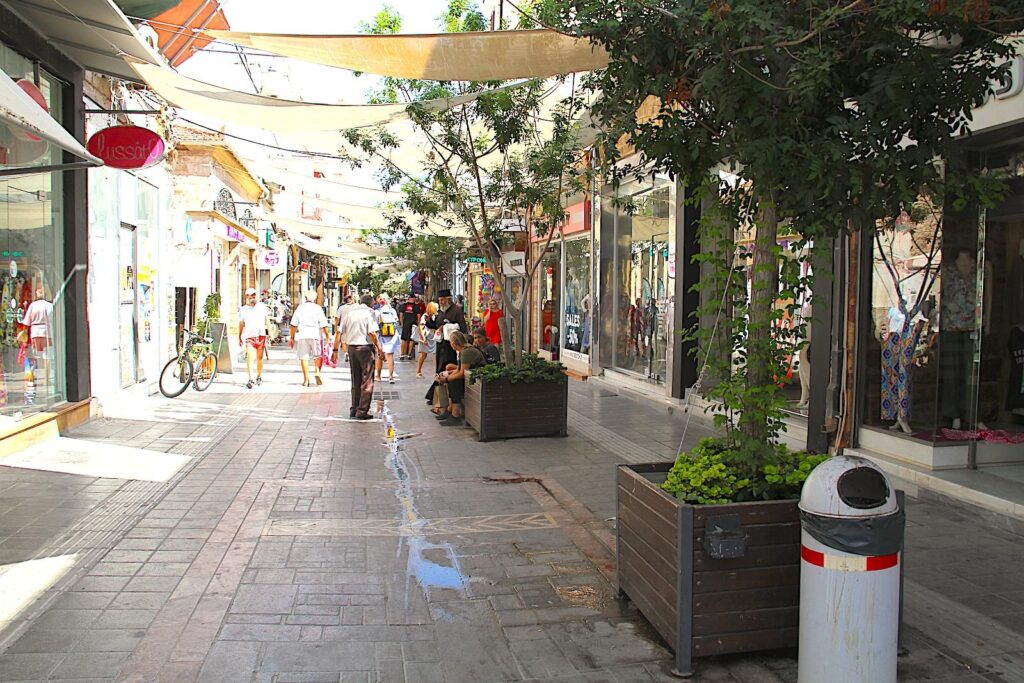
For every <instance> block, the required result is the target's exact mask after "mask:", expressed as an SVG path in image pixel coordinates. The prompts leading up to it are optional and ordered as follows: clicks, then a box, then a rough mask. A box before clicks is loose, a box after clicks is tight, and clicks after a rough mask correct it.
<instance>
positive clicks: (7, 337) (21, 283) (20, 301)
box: [0, 273, 32, 348]
mask: <svg viewBox="0 0 1024 683" xmlns="http://www.w3.org/2000/svg"><path fill="white" fill-rule="evenodd" d="M0 281H2V286H0V302H2V308H3V313H2V315H0V343H2V344H3V345H4V346H8V347H11V348H15V347H17V346H19V342H18V331H19V330H20V329H21V328H22V327H23V325H22V324H21V321H22V319H23V318H24V317H25V311H26V310H28V307H29V305H30V304H31V303H32V278H31V277H29V276H27V275H25V274H24V273H16V274H14V275H11V274H10V273H8V274H5V275H3V276H2V277H0Z"/></svg>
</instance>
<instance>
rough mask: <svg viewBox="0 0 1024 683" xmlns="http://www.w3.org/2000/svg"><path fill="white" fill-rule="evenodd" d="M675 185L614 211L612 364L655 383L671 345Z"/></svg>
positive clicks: (660, 184)
mask: <svg viewBox="0 0 1024 683" xmlns="http://www.w3.org/2000/svg"><path fill="white" fill-rule="evenodd" d="M674 190H675V188H674V184H673V183H672V182H671V181H668V180H659V181H657V182H656V183H655V185H654V187H653V188H650V189H644V190H641V191H639V192H636V193H634V194H632V195H630V196H629V197H628V202H629V205H630V207H631V212H630V211H627V210H624V209H623V210H621V211H618V212H616V222H615V266H614V267H615V279H614V282H613V285H612V286H613V287H614V292H615V299H614V304H615V311H614V326H615V334H614V338H613V344H614V348H613V352H612V353H613V356H612V357H613V365H614V367H616V368H618V369H620V370H625V371H627V372H632V373H637V374H640V375H642V376H644V377H646V378H649V379H652V380H654V381H656V382H659V383H663V382H664V381H665V379H666V377H665V375H666V369H667V357H668V356H667V353H668V347H669V344H670V343H671V340H670V334H671V330H669V329H667V321H668V320H669V317H670V316H669V315H668V306H669V293H670V291H671V286H670V284H669V268H668V255H669V246H670V245H669V242H670V239H671V238H672V235H673V233H674V226H675V211H674V208H675V207H674Z"/></svg>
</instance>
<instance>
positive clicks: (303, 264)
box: [299, 261, 309, 273]
mask: <svg viewBox="0 0 1024 683" xmlns="http://www.w3.org/2000/svg"><path fill="white" fill-rule="evenodd" d="M299 270H301V271H302V272H303V273H308V272H309V261H303V262H301V263H300V264H299Z"/></svg>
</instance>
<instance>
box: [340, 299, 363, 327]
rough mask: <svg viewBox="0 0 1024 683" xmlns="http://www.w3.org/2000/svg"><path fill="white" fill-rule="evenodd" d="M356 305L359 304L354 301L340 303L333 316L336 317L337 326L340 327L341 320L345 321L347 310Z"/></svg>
mask: <svg viewBox="0 0 1024 683" xmlns="http://www.w3.org/2000/svg"><path fill="white" fill-rule="evenodd" d="M358 305H359V304H358V303H354V304H342V305H340V306H338V311H337V312H336V313H335V316H336V317H337V318H338V327H341V324H342V323H343V322H345V316H346V315H348V312H349V311H351V310H352V309H353V308H355V307H356V306H358Z"/></svg>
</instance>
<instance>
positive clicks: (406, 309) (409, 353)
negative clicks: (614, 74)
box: [398, 294, 423, 360]
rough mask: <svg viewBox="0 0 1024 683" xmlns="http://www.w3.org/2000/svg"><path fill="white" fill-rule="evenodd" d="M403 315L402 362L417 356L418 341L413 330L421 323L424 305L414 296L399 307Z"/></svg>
mask: <svg viewBox="0 0 1024 683" xmlns="http://www.w3.org/2000/svg"><path fill="white" fill-rule="evenodd" d="M398 310H399V312H400V313H401V315H402V356H401V359H402V360H412V359H413V358H414V357H415V355H416V340H415V339H413V330H415V329H416V325H417V324H418V323H419V318H420V315H422V314H423V304H422V303H421V302H420V300H419V297H417V296H416V295H415V294H413V295H412V296H411V297H409V298H408V299H406V301H405V302H404V303H403V304H402V305H401V306H399V308H398Z"/></svg>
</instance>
